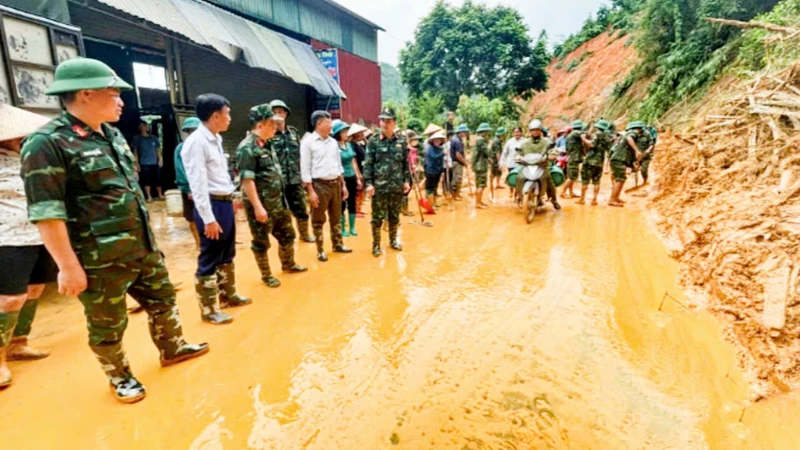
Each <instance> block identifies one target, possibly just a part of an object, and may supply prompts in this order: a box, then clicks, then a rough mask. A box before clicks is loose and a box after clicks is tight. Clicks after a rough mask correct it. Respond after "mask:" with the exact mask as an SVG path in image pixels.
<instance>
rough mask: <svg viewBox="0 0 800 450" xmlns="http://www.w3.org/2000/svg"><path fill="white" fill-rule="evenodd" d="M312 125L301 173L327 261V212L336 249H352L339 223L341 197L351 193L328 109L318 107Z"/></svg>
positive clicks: (320, 255) (321, 256)
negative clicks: (325, 248) (325, 236)
mask: <svg viewBox="0 0 800 450" xmlns="http://www.w3.org/2000/svg"><path fill="white" fill-rule="evenodd" d="M311 125H312V126H313V127H314V132H313V133H311V134H310V135H309V136H307V137H305V138H304V139H303V141H302V142H301V143H300V177H301V179H302V180H303V185H304V186H305V187H306V191H307V192H308V200H309V202H310V203H311V227H312V228H313V229H314V238H316V240H317V259H318V260H320V261H322V262H325V261H327V260H328V255H326V254H325V250H324V249H323V245H322V244H323V239H322V227H323V225H325V221H326V216H325V213H326V212H327V213H328V216H327V220H330V223H331V225H330V227H331V240H332V241H333V251H334V253H352V251H353V250H351V249H349V248H347V247H345V246H344V241H343V240H342V228H341V224H340V218H341V214H342V201H344V200H347V196H348V194H349V193H348V192H347V188H346V187H345V185H344V178H343V174H344V168H343V167H342V157H341V155H340V154H339V144H338V143H337V142H336V140H335V139H333V137H331V128H332V121H331V115H330V114H328V113H327V112H326V111H315V112H314V113H313V114H311ZM354 194H355V193H354Z"/></svg>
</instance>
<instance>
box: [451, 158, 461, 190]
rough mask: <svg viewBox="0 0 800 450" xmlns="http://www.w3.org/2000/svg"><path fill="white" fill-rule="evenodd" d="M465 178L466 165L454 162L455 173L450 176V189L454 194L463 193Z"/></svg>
mask: <svg viewBox="0 0 800 450" xmlns="http://www.w3.org/2000/svg"><path fill="white" fill-rule="evenodd" d="M463 178H464V166H462V165H461V164H459V163H454V164H453V175H452V176H451V177H450V189H451V191H450V192H451V193H452V194H453V195H456V196H458V195H461V180H462V179H463Z"/></svg>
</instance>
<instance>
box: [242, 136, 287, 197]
mask: <svg viewBox="0 0 800 450" xmlns="http://www.w3.org/2000/svg"><path fill="white" fill-rule="evenodd" d="M236 167H237V169H239V176H240V177H241V178H242V180H255V182H256V191H258V197H259V198H260V199H261V203H262V204H263V205H264V209H266V210H267V212H272V211H279V210H281V209H284V208H286V207H288V205H287V204H286V200H285V199H284V195H283V193H284V189H283V176H282V174H281V166H280V163H278V155H277V152H276V151H275V149H274V148H273V147H272V141H271V140H270V142H264V141H262V140H261V139H259V138H258V136H256V135H255V134H253V133H250V134H248V135H247V137H246V138H244V139H243V140H242V142H240V143H239V146H238V147H237V148H236Z"/></svg>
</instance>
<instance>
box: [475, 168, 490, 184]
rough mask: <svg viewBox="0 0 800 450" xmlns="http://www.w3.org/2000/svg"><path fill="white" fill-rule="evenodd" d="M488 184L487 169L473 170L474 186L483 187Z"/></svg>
mask: <svg viewBox="0 0 800 450" xmlns="http://www.w3.org/2000/svg"><path fill="white" fill-rule="evenodd" d="M487 184H488V170H487V169H483V170H476V171H475V187H476V188H478V189H481V188H485V187H486V186H487Z"/></svg>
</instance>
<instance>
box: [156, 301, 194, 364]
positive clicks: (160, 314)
mask: <svg viewBox="0 0 800 450" xmlns="http://www.w3.org/2000/svg"><path fill="white" fill-rule="evenodd" d="M147 325H148V328H149V329H150V338H151V339H153V343H154V344H155V345H156V347H157V348H158V352H159V360H160V362H161V367H167V366H171V365H173V364H177V363H179V362H181V361H186V360H187V359H192V358H196V357H198V356H200V355H205V354H206V353H208V344H206V343H202V344H188V343H187V342H186V341H185V340H184V339H183V327H182V326H181V315H180V313H179V312H178V306H177V305H173V306H172V307H171V308H169V309H166V310H163V311H157V312H152V311H151V312H150V314H148V315H147Z"/></svg>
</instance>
